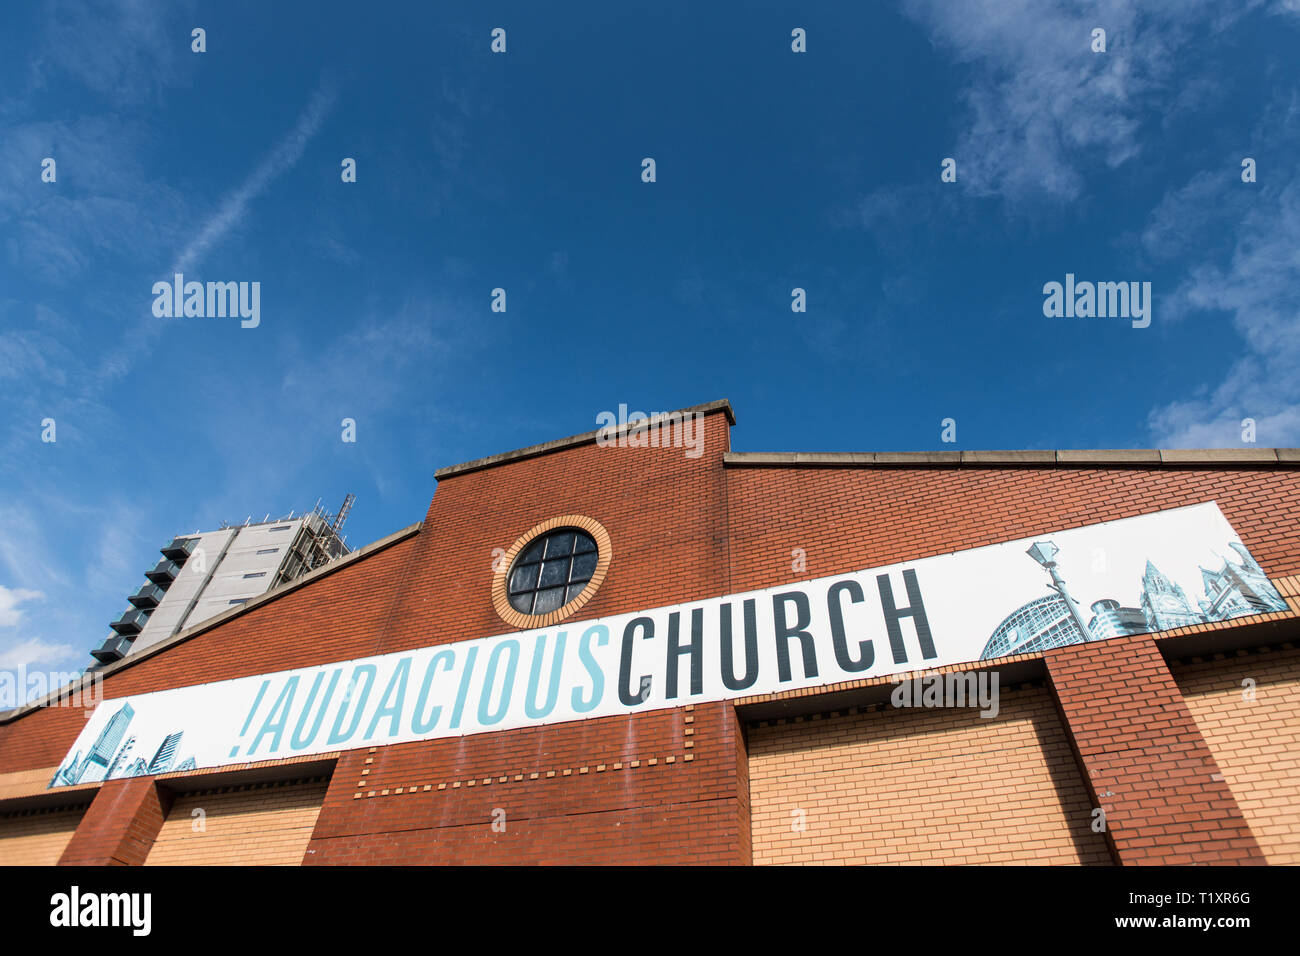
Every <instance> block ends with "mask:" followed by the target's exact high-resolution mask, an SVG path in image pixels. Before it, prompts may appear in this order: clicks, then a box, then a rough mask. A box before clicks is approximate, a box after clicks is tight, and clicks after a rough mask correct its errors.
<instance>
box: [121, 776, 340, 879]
mask: <svg viewBox="0 0 1300 956" xmlns="http://www.w3.org/2000/svg"><path fill="white" fill-rule="evenodd" d="M328 784H329V781H328V780H315V781H311V782H295V783H292V784H276V785H259V786H251V787H239V788H232V787H225V788H221V789H219V790H215V791H203V792H198V793H184V794H178V795H177V797H176V799H175V802H174V803H173V804H172V809H171V812H170V813H168V814H167V819H166V820H165V821H164V822H163V825H162V829H161V830H159V832H158V837H157V839H156V840H155V841H154V845H153V849H152V850H150V852H149V857H148V859H146V860H145V865H146V866H166V865H176V864H182V865H187V866H195V865H222V866H232V865H234V866H248V865H253V866H274V865H279V866H298V865H300V864H301V863H302V858H303V854H304V853H305V852H306V850H307V843H308V841H310V840H311V833H312V829H313V828H314V827H315V826H316V817H317V816H318V815H319V814H320V808H321V803H322V802H323V801H324V799H325V790H326V787H327V786H328ZM196 810H201V811H202V815H201V816H197V815H196V814H195V811H196ZM199 820H202V824H203V828H202V829H198V828H197V826H198V823H197V821H199Z"/></svg>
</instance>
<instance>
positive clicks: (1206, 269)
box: [0, 0, 1300, 670]
mask: <svg viewBox="0 0 1300 956" xmlns="http://www.w3.org/2000/svg"><path fill="white" fill-rule="evenodd" d="M563 6H564V9H563V10H556V9H554V8H553V7H554V5H539V4H535V3H527V4H525V3H493V4H464V3H450V4H436V5H435V4H400V5H399V4H378V5H371V6H366V5H360V6H358V5H354V4H350V3H349V4H342V3H320V2H316V3H311V4H292V3H276V4H264V3H251V2H250V3H244V2H221V3H189V4H185V3H176V4H173V3H168V4H162V3H146V2H140V0H134V2H131V0H117V2H97V3H81V2H59V3H46V4H27V5H21V6H19V5H14V6H12V7H10V8H7V9H6V13H5V16H6V25H5V29H4V30H3V31H0V81H2V82H0V331H2V333H3V334H2V336H0V394H2V395H3V399H0V408H2V409H3V414H2V415H0V441H3V443H4V454H3V455H2V456H0V490H2V491H3V495H2V496H0V668H8V669H15V668H19V667H27V668H29V669H44V670H76V669H79V668H81V667H83V666H84V665H85V664H86V663H87V652H88V650H89V649H90V648H91V647H92V646H95V645H97V644H98V643H100V642H101V641H102V639H103V638H104V636H105V635H106V634H107V633H108V631H107V624H108V622H109V621H110V620H112V619H113V618H114V617H115V616H116V615H117V614H118V612H120V611H121V610H122V608H123V607H125V597H126V595H127V594H128V593H130V592H131V591H132V590H134V589H135V588H136V587H137V586H138V585H139V583H140V582H141V580H142V574H143V571H144V570H145V568H147V567H148V566H150V565H151V564H152V563H153V561H154V560H155V559H156V556H157V555H156V549H157V548H158V547H159V546H160V545H161V544H162V543H164V542H165V541H167V540H168V539H170V537H171V536H172V535H174V534H177V533H183V532H186V531H193V530H197V529H203V530H207V529H210V528H212V527H215V526H216V525H218V524H219V523H220V522H221V521H223V520H225V521H232V522H237V521H242V520H243V519H244V518H245V517H246V516H247V515H249V514H250V513H252V514H254V515H255V516H257V517H260V516H261V515H263V514H265V513H266V512H272V513H276V512H279V513H285V512H288V511H289V510H290V509H303V508H310V507H311V506H312V505H313V504H314V503H315V501H316V500H317V498H318V497H319V498H323V499H324V502H325V504H326V505H330V506H333V505H336V504H337V503H338V502H339V501H340V500H341V499H342V497H343V495H344V494H345V493H346V492H348V491H352V492H355V493H356V494H357V497H358V500H357V504H356V507H355V509H354V511H353V514H352V518H351V519H350V521H349V525H348V530H349V532H350V536H349V543H350V544H352V545H359V544H364V543H366V542H368V541H372V540H374V539H376V538H379V537H381V536H383V535H385V534H387V533H389V532H391V531H394V530H396V529H398V528H400V527H403V526H405V525H407V524H410V523H412V522H414V521H417V520H419V519H420V518H422V517H423V515H424V512H425V510H426V508H427V505H428V501H429V498H430V496H431V495H432V493H433V489H434V480H433V472H434V471H435V470H436V469H437V468H439V467H441V466H444V465H448V464H454V463H456V462H460V461H464V460H467V459H470V458H475V457H479V456H481V455H487V454H492V453H495V452H500V451H505V450H508V449H512V448H517V447H520V446H524V445H529V444H533V443H536V442H541V441H546V440H549V439H552V438H556V437H559V436H563V435H569V434H574V433H577V432H581V431H587V430H590V429H592V428H594V427H595V426H596V415H597V414H598V413H599V412H601V411H604V410H616V409H617V408H618V406H619V405H620V403H626V404H627V405H628V406H629V407H631V408H633V409H640V410H644V411H648V412H653V411H659V410H667V409H673V408H679V407H683V406H687V405H692V404H697V403H700V402H705V401H709V400H711V399H714V398H723V397H725V398H728V399H730V400H731V401H732V403H733V406H734V407H735V409H736V412H737V415H738V418H739V425H738V426H737V427H736V428H735V429H734V430H733V433H732V441H733V447H734V448H735V449H737V450H742V451H790V450H802V451H839V450H843V451H850V450H851V451H862V450H912V449H931V448H1089V447H1102V448H1114V447H1153V446H1159V447H1225V446H1239V445H1241V443H1242V435H1241V426H1240V423H1241V420H1242V419H1243V418H1246V417H1250V418H1253V419H1254V420H1255V421H1256V423H1257V424H1256V428H1257V443H1258V444H1259V445H1261V446H1295V445H1300V375H1297V372H1300V334H1297V332H1300V329H1298V328H1297V326H1300V281H1297V280H1300V253H1297V251H1296V250H1297V249H1300V177H1298V176H1297V172H1298V171H1300V158H1298V157H1300V84H1298V83H1297V80H1298V79H1300V56H1297V52H1298V51H1300V0H1257V2H1237V3H1233V4H1229V5H1225V4H1218V3H1213V2H1209V0H1158V2H1148V3H1143V4H1141V7H1140V12H1138V10H1137V9H1136V5H1134V4H1128V3H1113V2H1103V3H1099V4H1090V5H1087V6H1086V7H1085V6H1084V5H1082V4H1074V3H1065V2H1059V0H1003V2H994V0H986V2H972V3H960V4H957V3H951V2H947V0H901V2H900V0H895V2H887V3H882V4H871V5H856V6H857V7H858V9H854V10H849V9H845V8H847V7H848V6H849V5H846V4H837V3H753V4H745V5H744V6H743V9H742V8H741V7H740V6H739V5H733V6H732V7H731V8H728V9H713V8H712V7H710V5H701V4H690V3H662V2H656V3H619V4H586V3H583V4H566V5H563ZM195 27H202V28H203V29H204V30H206V42H207V51H206V52H205V53H194V52H192V51H191V30H192V29H193V28H195ZM496 27H500V28H503V29H505V30H506V52H505V53H502V54H494V53H492V52H491V50H490V48H489V45H490V42H491V36H490V35H491V31H492V30H493V28H496ZM796 27H799V28H803V29H804V30H806V32H807V52H806V53H802V54H798V53H794V52H792V50H791V31H792V30H793V29H794V28H796ZM1095 27H1102V28H1104V29H1106V31H1107V50H1106V52H1105V53H1094V52H1093V51H1092V50H1091V48H1090V44H1091V34H1092V30H1093V29H1094V28H1095ZM46 157H51V158H54V159H55V161H56V163H57V167H56V170H57V179H56V181H55V182H53V183H50V182H43V181H42V177H41V171H42V160H43V159H44V158H46ZM344 157H352V158H354V159H355V160H356V162H357V181H356V182H355V183H343V182H342V181H341V177H340V164H341V162H342V160H343V158H344ZM645 157H653V158H654V159H655V162H656V166H657V169H656V172H657V181H656V182H654V183H644V182H642V181H641V161H642V159H643V158H645ZM945 157H952V158H954V159H956V161H957V172H958V177H957V182H955V183H944V182H941V181H940V171H941V170H940V163H941V161H942V160H943V159H944V158H945ZM1245 157H1251V158H1253V159H1255V160H1256V163H1257V182H1255V183H1243V182H1242V179H1241V162H1242V159H1243V158H1245ZM178 266H179V267H182V268H183V271H184V272H185V274H186V278H187V279H197V280H199V281H208V280H214V281H250V282H251V281H257V282H259V283H260V284H261V285H260V288H261V315H260V324H259V325H258V327H257V328H249V329H244V328H241V327H240V323H239V321H238V320H236V319H229V318H226V319H208V318H193V317H191V318H157V317H155V316H154V315H153V311H152V305H153V294H152V287H153V284H154V283H155V282H158V281H160V280H161V281H167V280H170V278H171V276H172V274H173V272H174V271H175V270H176V268H177V267H178ZM1066 273H1074V274H1075V275H1076V276H1077V277H1078V278H1079V279H1080V280H1085V279H1086V280H1092V281H1149V282H1151V283H1152V290H1153V306H1152V322H1151V325H1150V327H1148V328H1145V329H1135V328H1132V327H1131V325H1130V323H1129V322H1128V321H1127V320H1124V319H1117V318H1104V319H1099V318H1088V319H1084V318H1070V319H1066V318H1047V317H1045V316H1044V314H1043V291H1042V290H1043V285H1044V284H1045V283H1047V282H1051V281H1058V282H1059V281H1063V280H1064V277H1065V275H1066ZM498 287H500V288H504V289H505V290H506V295H507V311H506V312H504V313H497V312H493V311H491V308H490V304H491V292H492V290H493V289H494V288H498ZM795 287H799V288H803V289H805V290H806V292H807V301H808V307H807V312H806V313H802V314H798V313H793V312H792V311H791V308H790V303H791V290H792V289H793V288H795ZM345 417H346V418H353V419H355V421H356V423H357V441H356V442H355V443H354V444H347V443H344V442H342V441H341V438H340V435H341V427H340V421H341V420H342V419H343V418H345ZM46 418H52V419H54V420H55V422H56V428H57V440H56V441H55V442H53V443H49V442H43V441H42V440H41V433H42V424H41V423H42V420H43V419H46ZM944 418H953V419H955V420H956V422H957V441H956V443H955V444H948V445H945V444H943V443H942V442H941V435H940V422H941V420H942V419H944Z"/></svg>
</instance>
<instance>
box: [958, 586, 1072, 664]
mask: <svg viewBox="0 0 1300 956" xmlns="http://www.w3.org/2000/svg"><path fill="white" fill-rule="evenodd" d="M1087 639H1088V638H1087V636H1086V635H1084V634H1083V632H1082V631H1080V630H1079V625H1078V624H1076V623H1075V622H1074V618H1073V616H1072V615H1071V614H1070V609H1069V608H1068V607H1066V604H1065V599H1064V598H1062V597H1061V596H1060V595H1059V594H1048V595H1045V596H1044V597H1040V598H1035V599H1034V600H1032V601H1030V602H1029V603H1028V604H1025V605H1023V606H1022V607H1019V608H1017V609H1016V610H1014V611H1012V612H1011V613H1010V614H1008V615H1007V616H1006V617H1005V618H1003V620H1002V623H1001V624H999V625H998V626H997V627H996V628H994V629H993V634H992V636H990V637H989V640H988V643H987V644H985V645H984V652H983V653H982V654H980V660H988V659H990V658H994V657H1005V656H1007V655H1008V654H1027V653H1030V652H1032V651H1041V650H1046V649H1047V648H1049V647H1063V646H1065V645H1066V644H1078V643H1079V642H1080V641H1086V640H1087Z"/></svg>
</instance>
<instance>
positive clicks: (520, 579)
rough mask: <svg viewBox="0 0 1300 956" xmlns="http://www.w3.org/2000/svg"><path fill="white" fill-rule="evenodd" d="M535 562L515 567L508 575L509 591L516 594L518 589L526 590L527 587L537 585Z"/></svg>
mask: <svg viewBox="0 0 1300 956" xmlns="http://www.w3.org/2000/svg"><path fill="white" fill-rule="evenodd" d="M539 567H540V565H537V564H522V565H519V566H518V567H516V568H515V570H514V573H512V574H511V575H510V593H511V594H517V593H519V592H520V591H527V590H528V589H529V588H535V587H537V569H538V568H539Z"/></svg>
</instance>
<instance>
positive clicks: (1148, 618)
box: [980, 541, 1287, 660]
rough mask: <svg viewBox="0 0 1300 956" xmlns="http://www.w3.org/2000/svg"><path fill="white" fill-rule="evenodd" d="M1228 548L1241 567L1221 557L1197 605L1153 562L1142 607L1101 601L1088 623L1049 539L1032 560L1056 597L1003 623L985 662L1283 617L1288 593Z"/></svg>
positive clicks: (1240, 551)
mask: <svg viewBox="0 0 1300 956" xmlns="http://www.w3.org/2000/svg"><path fill="white" fill-rule="evenodd" d="M1229 547H1231V548H1232V550H1233V551H1235V552H1236V553H1237V556H1238V557H1239V558H1240V561H1239V562H1233V561H1231V560H1229V559H1227V558H1221V560H1222V561H1223V567H1222V568H1220V569H1219V570H1217V571H1210V570H1207V569H1206V568H1204V567H1202V568H1201V569H1200V571H1201V585H1202V588H1203V589H1204V591H1205V597H1204V598H1202V599H1200V600H1198V601H1197V602H1195V603H1193V602H1192V601H1191V599H1190V598H1188V596H1187V592H1186V591H1185V590H1184V589H1183V587H1182V586H1181V585H1179V584H1176V583H1174V582H1173V581H1171V580H1170V579H1169V578H1168V577H1167V576H1166V575H1165V574H1163V573H1162V572H1161V571H1160V569H1159V568H1157V567H1156V566H1155V565H1154V564H1153V563H1152V562H1151V561H1150V560H1148V561H1147V563H1146V571H1145V572H1144V574H1143V575H1142V597H1141V600H1140V601H1139V602H1138V604H1139V606H1138V607H1121V606H1120V603H1119V602H1118V601H1115V600H1112V599H1110V598H1103V599H1101V600H1098V601H1094V602H1093V603H1092V605H1091V606H1090V610H1091V612H1092V616H1091V617H1090V618H1088V619H1086V620H1085V616H1084V613H1083V610H1082V609H1081V607H1080V605H1079V602H1078V601H1077V600H1075V598H1074V597H1073V596H1072V595H1071V594H1070V591H1069V589H1068V588H1067V587H1066V584H1065V581H1064V579H1063V578H1062V577H1061V575H1060V572H1059V570H1058V568H1057V563H1056V555H1057V554H1058V553H1059V549H1058V548H1057V547H1056V545H1055V544H1053V543H1052V542H1051V541H1038V542H1035V543H1034V545H1033V546H1032V547H1030V548H1029V550H1028V551H1027V552H1026V554H1028V555H1029V556H1030V557H1031V558H1033V559H1034V560H1035V561H1037V562H1038V564H1039V565H1041V566H1042V567H1043V569H1044V570H1046V571H1047V573H1048V574H1049V575H1050V576H1051V583H1050V584H1049V585H1048V587H1049V588H1051V590H1052V592H1053V593H1051V594H1047V595H1044V596H1043V597H1038V598H1035V599H1034V600H1032V601H1030V602H1028V603H1027V604H1024V605H1022V606H1021V607H1019V608H1017V609H1016V610H1014V611H1012V612H1011V613H1010V614H1008V615H1007V616H1006V617H1005V618H1003V620H1002V622H1001V623H1000V624H999V625H998V626H997V627H996V628H994V630H993V633H992V635H990V637H989V639H988V643H987V644H985V645H984V652H983V653H982V654H981V655H980V660H989V659H991V658H995V657H1006V656H1008V655H1010V654H1027V653H1032V652H1035V651H1042V650H1047V649H1048V648H1053V647H1063V646H1065V645H1067V644H1081V643H1083V642H1085V641H1104V640H1107V639H1109V638H1112V637H1121V636H1123V635H1126V634H1151V633H1155V632H1157V631H1167V630H1170V629H1171V628H1175V627H1188V626H1190V625H1193V624H1208V623H1210V622H1212V621H1225V620H1228V619H1229V618H1236V617H1246V616H1248V615H1252V614H1266V613H1268V612H1270V611H1285V610H1286V607H1287V605H1286V602H1285V601H1284V600H1283V599H1282V595H1281V594H1279V593H1278V591H1277V589H1276V588H1275V587H1273V585H1272V583H1271V582H1270V581H1269V580H1268V577H1267V576H1266V575H1265V574H1264V570H1263V568H1261V567H1260V566H1259V564H1257V563H1256V561H1255V559H1254V558H1252V557H1251V556H1250V552H1249V551H1247V550H1246V547H1245V545H1243V544H1242V543H1241V542H1239V541H1233V542H1231V543H1230V544H1229Z"/></svg>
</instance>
